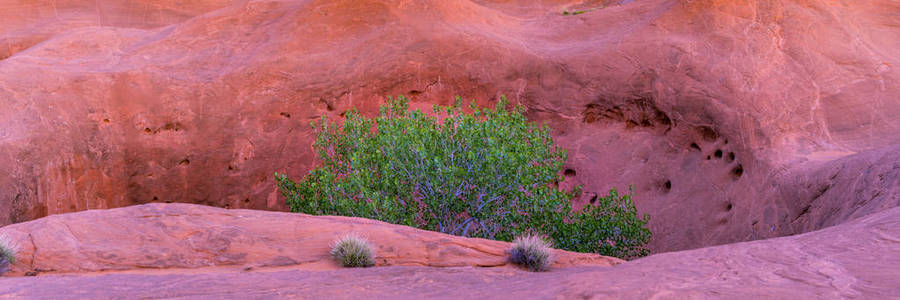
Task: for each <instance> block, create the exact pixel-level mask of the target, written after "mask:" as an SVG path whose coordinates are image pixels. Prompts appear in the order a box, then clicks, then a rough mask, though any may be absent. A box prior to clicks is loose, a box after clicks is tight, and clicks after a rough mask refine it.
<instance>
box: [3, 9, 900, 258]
mask: <svg viewBox="0 0 900 300" xmlns="http://www.w3.org/2000/svg"><path fill="white" fill-rule="evenodd" d="M613 2H614V1H603V3H606V4H610V5H609V6H605V7H603V8H599V9H596V10H591V11H589V12H586V13H583V14H579V15H574V16H573V15H563V14H562V13H561V12H562V11H563V10H571V9H574V8H578V9H585V8H589V7H595V6H594V5H595V4H597V3H599V1H586V2H584V3H581V2H578V3H576V2H575V1H551V0H547V1H468V0H462V1H446V0H427V1H378V0H363V1H350V0H317V1H247V2H229V1H190V3H187V2H185V3H181V2H177V3H176V2H165V3H159V2H158V1H138V2H135V1H129V2H122V1H104V0H100V1H91V2H90V3H86V2H83V1H53V2H48V3H38V2H34V3H31V2H28V3H25V2H21V1H2V2H0V8H3V9H2V10H0V169H2V170H3V172H0V224H9V223H15V222H21V221H26V220H32V219H35V218H38V217H41V216H46V215H50V214H58V213H65V212H73V211H81V210H86V209H95V208H111V207H120V206H127V205H133V204H142V203H148V202H187V203H197V204H206V205H212V206H219V207H230V208H252V209H270V210H284V209H285V205H284V204H283V199H281V198H280V197H279V195H278V193H277V191H276V190H275V186H274V182H273V179H272V173H273V172H275V171H280V172H286V173H287V174H289V175H290V176H292V177H295V178H300V177H301V176H302V175H304V174H306V172H307V171H308V170H309V169H310V168H311V167H312V166H314V164H315V159H314V153H313V152H312V149H311V143H312V139H313V133H312V131H311V130H310V128H309V126H308V125H309V122H310V121H311V120H315V119H317V118H318V117H320V116H322V115H326V116H329V117H331V118H335V119H338V118H340V115H341V114H342V113H343V112H345V111H346V110H347V109H350V108H352V107H356V108H359V109H361V111H362V112H363V113H366V114H370V115H371V114H374V113H375V111H376V108H377V106H378V104H379V103H382V102H383V101H384V96H386V95H397V94H407V95H411V96H412V97H413V99H414V102H415V105H416V107H428V106H429V104H432V103H444V104H446V103H450V102H451V101H452V99H453V98H452V97H453V96H454V95H461V96H464V97H465V98H467V99H469V98H477V99H479V100H482V103H486V104H487V103H490V102H493V101H495V100H496V98H497V96H498V95H501V94H506V95H508V96H509V97H510V99H511V101H512V102H514V103H517V104H521V105H524V106H525V107H526V108H527V110H528V115H529V116H530V117H531V118H532V119H533V120H535V121H538V122H546V123H547V124H549V125H551V126H552V127H553V128H554V136H555V138H556V139H557V140H558V142H559V144H560V145H561V146H562V147H564V148H566V149H569V153H570V159H569V161H568V164H567V166H566V168H568V169H570V170H571V172H567V173H568V174H571V176H570V178H569V179H567V180H566V182H565V183H564V184H563V185H564V186H571V185H574V184H582V185H584V190H585V195H584V196H583V197H582V198H580V199H578V200H577V202H578V203H579V204H583V203H587V202H589V201H590V198H591V197H592V195H602V194H605V193H606V191H608V189H609V188H611V187H618V188H619V189H624V188H626V187H627V186H628V185H629V184H634V185H635V186H636V192H637V198H636V201H637V205H638V208H639V209H640V210H641V211H643V212H646V213H649V214H651V215H652V219H651V227H652V230H653V232H654V241H653V244H652V248H653V249H654V251H656V252H662V251H671V250H680V249H690V248H696V247H701V246H707V245H716V244H723V243H729V242H737V241H746V240H754V239H760V238H768V237H774V236H782V235H788V234H795V233H799V232H805V231H809V230H815V229H818V228H822V227H824V226H828V225H833V224H838V223H841V222H843V221H845V220H847V219H852V218H855V217H859V216H862V215H865V214H867V213H871V212H874V211H878V210H881V209H884V208H887V207H893V206H897V205H898V202H900V199H898V195H897V190H898V182H897V178H898V176H900V174H898V172H900V171H898V167H897V166H898V159H897V156H896V153H897V147H898V146H897V144H898V143H900V118H897V117H896V116H898V115H900V99H898V95H900V84H898V83H900V71H898V69H897V66H898V65H900V53H898V51H900V50H898V49H900V30H898V28H900V18H897V16H896V12H897V11H900V4H898V3H897V2H896V1H890V0H876V1H865V2H862V1H844V2H833V1H832V2H817V1H799V0H798V1H789V0H767V1H712V0H702V1H687V0H683V1H678V0H641V1H623V3H624V2H627V3H625V4H622V5H613V4H615V3H613ZM4 44H5V46H4ZM4 48H5V50H3V49H4ZM860 178H861V180H857V179H860ZM848 203H852V205H851V204H848Z"/></svg>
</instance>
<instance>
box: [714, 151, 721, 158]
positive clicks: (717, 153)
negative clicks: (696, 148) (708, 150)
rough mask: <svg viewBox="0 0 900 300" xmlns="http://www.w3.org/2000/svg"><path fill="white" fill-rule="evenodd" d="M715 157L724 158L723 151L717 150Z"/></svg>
mask: <svg viewBox="0 0 900 300" xmlns="http://www.w3.org/2000/svg"><path fill="white" fill-rule="evenodd" d="M713 155H715V156H716V158H722V150H721V149H718V150H716V153H715V154H713Z"/></svg>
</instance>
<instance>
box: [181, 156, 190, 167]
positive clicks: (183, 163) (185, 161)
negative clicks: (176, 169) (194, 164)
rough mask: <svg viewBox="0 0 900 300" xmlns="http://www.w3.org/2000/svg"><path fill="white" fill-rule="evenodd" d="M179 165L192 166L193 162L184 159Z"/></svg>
mask: <svg viewBox="0 0 900 300" xmlns="http://www.w3.org/2000/svg"><path fill="white" fill-rule="evenodd" d="M178 164H179V165H182V166H187V165H190V164H191V160H189V159H187V158H185V159H182V160H181V161H180V162H178Z"/></svg>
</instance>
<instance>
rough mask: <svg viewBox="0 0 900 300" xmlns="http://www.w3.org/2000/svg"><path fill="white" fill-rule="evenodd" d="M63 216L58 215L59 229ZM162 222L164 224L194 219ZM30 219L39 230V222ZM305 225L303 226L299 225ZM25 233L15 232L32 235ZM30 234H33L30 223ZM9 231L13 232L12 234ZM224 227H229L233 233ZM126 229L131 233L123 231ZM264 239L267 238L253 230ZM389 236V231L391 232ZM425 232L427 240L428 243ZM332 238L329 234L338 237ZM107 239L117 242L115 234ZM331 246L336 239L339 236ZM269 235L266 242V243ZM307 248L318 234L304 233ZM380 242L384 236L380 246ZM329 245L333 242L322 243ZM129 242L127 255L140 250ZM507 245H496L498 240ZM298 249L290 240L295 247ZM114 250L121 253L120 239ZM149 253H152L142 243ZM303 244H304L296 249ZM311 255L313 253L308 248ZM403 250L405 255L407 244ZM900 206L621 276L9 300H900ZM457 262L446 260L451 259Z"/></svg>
mask: <svg viewBox="0 0 900 300" xmlns="http://www.w3.org/2000/svg"><path fill="white" fill-rule="evenodd" d="M186 208H189V210H190V211H194V212H197V211H208V212H214V211H219V212H225V211H224V210H220V209H214V208H205V209H195V208H193V207H186V206H162V205H160V206H143V207H138V208H127V209H117V210H111V211H105V212H85V213H78V214H74V215H71V216H70V217H68V218H69V219H72V218H86V217H93V215H119V216H121V215H123V214H124V213H125V212H131V213H138V214H135V215H134V216H138V215H140V214H144V213H147V212H148V211H155V212H157V213H162V214H166V213H165V212H166V211H169V212H175V211H185V210H186ZM227 212H229V213H232V214H234V216H236V215H241V214H245V213H252V214H253V215H255V216H256V217H262V219H259V218H254V217H252V216H247V217H248V219H247V220H235V221H233V222H229V223H227V224H228V225H230V226H234V227H231V228H230V229H231V230H233V231H241V230H249V228H245V227H241V226H239V225H238V224H243V225H250V226H255V225H251V224H253V223H254V222H252V221H259V222H261V223H267V222H268V221H267V220H265V219H268V218H272V217H274V218H275V219H285V218H288V219H291V218H292V219H295V220H307V221H316V222H321V223H322V224H326V223H327V224H330V225H337V226H350V225H359V227H357V228H359V229H361V230H366V231H367V232H370V233H373V232H380V233H379V235H378V236H380V237H387V236H389V235H380V234H389V232H385V231H383V229H388V228H393V229H394V230H396V231H395V232H394V233H397V232H416V233H417V234H416V235H415V236H414V237H415V238H423V239H424V240H428V239H429V238H430V237H436V236H441V235H440V234H436V233H424V232H421V231H418V230H412V229H399V228H398V227H397V226H387V225H384V224H383V223H377V222H366V221H359V220H354V219H349V218H325V217H307V216H300V215H292V216H285V215H284V214H278V213H259V212H251V211H245V210H232V211H227ZM62 217H64V216H59V217H58V218H57V217H51V218H48V219H53V218H56V219H57V220H59V219H63V218H62ZM185 218H186V216H180V215H171V216H165V217H164V216H160V217H156V218H154V219H156V220H165V219H185ZM194 218H195V221H194V222H195V223H204V222H205V220H208V221H213V220H221V219H223V218H224V217H223V216H216V215H214V214H201V215H196V216H194ZM38 222H40V221H37V222H29V223H28V224H36V223H38ZM295 224H296V223H295ZM22 227H26V226H20V227H14V228H22ZM29 227H30V226H29ZM9 229H10V227H7V228H4V229H3V232H4V233H7V232H9ZM223 229H224V227H223ZM119 231H121V232H128V231H129V230H127V229H124V228H120V229H119ZM254 231H256V232H259V231H258V230H254ZM388 231H390V230H388ZM418 233H421V234H418ZM329 234H330V233H328V232H327V231H325V235H329ZM107 236H108V235H107ZM329 237H330V236H329ZM262 238H263V237H260V239H262ZM305 238H307V239H306V240H305V241H306V242H313V241H314V239H315V237H311V236H305ZM448 239H452V240H453V242H449V243H446V242H445V243H439V244H438V247H447V249H454V248H455V249H459V247H461V244H460V242H462V243H465V244H466V245H470V246H471V245H481V246H489V245H490V244H492V243H488V242H487V241H477V240H471V239H461V238H448ZM379 240H380V239H379ZM323 241H324V240H323ZM380 241H381V242H380V243H381V244H382V245H381V247H382V249H384V248H385V247H390V246H389V245H391V244H393V243H398V245H406V244H407V243H408V242H409V241H408V240H405V239H399V240H398V239H395V240H388V241H385V240H380ZM131 242H133V240H132V239H125V240H122V244H121V245H119V246H120V247H128V246H130V245H131V244H130V243H131ZM493 243H496V242H493ZM288 244H290V242H289V243H288ZM105 245H106V246H107V248H108V249H113V250H114V249H116V248H117V247H110V246H114V245H115V242H113V241H109V242H106V243H105ZM139 245H141V244H139ZM296 245H300V244H299V243H296ZM301 247H304V248H305V249H312V248H316V246H314V245H305V246H301ZM399 247H403V246H399ZM898 252H900V208H893V209H889V210H886V211H882V212H879V213H874V214H871V215H868V216H865V217H861V218H858V219H856V220H853V221H849V222H846V223H843V224H840V225H836V226H833V227H829V228H826V229H823V230H819V231H814V232H810V233H806V234H801V235H796V236H790V237H781V238H773V239H768V240H762V241H753V242H745V243H736V244H730V245H723V246H715V247H708V248H703V249H696V250H689V251H680V252H672V253H664V254H657V255H652V256H650V257H646V258H643V259H639V260H635V261H630V262H626V263H622V264H619V265H616V266H613V267H606V266H593V267H592V266H583V267H571V268H554V269H551V270H550V272H546V273H532V272H527V271H522V270H520V269H516V268H512V267H493V268H484V267H472V266H468V267H450V268H434V267H421V266H393V267H383V266H376V267H374V268H365V269H345V270H321V271H316V270H308V269H307V268H304V267H303V266H302V265H301V266H286V267H280V268H279V267H260V268H252V269H245V268H234V267H213V268H204V269H163V270H147V269H140V270H131V271H119V272H102V273H83V274H68V275H58V274H51V275H43V274H40V275H38V276H37V277H3V278H0V297H12V298H129V299H131V298H175V297H189V298H223V297H224V298H316V299H323V298H339V299H357V298H367V299H368V298H391V299H396V298H403V299H407V298H409V299H423V298H428V299H431V298H449V299H459V298H466V299H473V298H478V299H482V298H491V299H536V298H539V299H546V298H560V299H573V298H590V299H597V298H600V299H648V298H662V299H700V298H726V299H745V298H752V299H848V298H859V299H893V298H896V297H897V295H898V287H900V277H898V276H897V272H896V270H897V269H898V268H900V259H898V257H897V255H896V253H898ZM442 257H447V256H442Z"/></svg>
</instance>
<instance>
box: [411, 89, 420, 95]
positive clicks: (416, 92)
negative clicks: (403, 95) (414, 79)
mask: <svg viewBox="0 0 900 300" xmlns="http://www.w3.org/2000/svg"><path fill="white" fill-rule="evenodd" d="M420 94H422V91H420V90H411V91H409V95H410V96H416V95H420Z"/></svg>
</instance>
